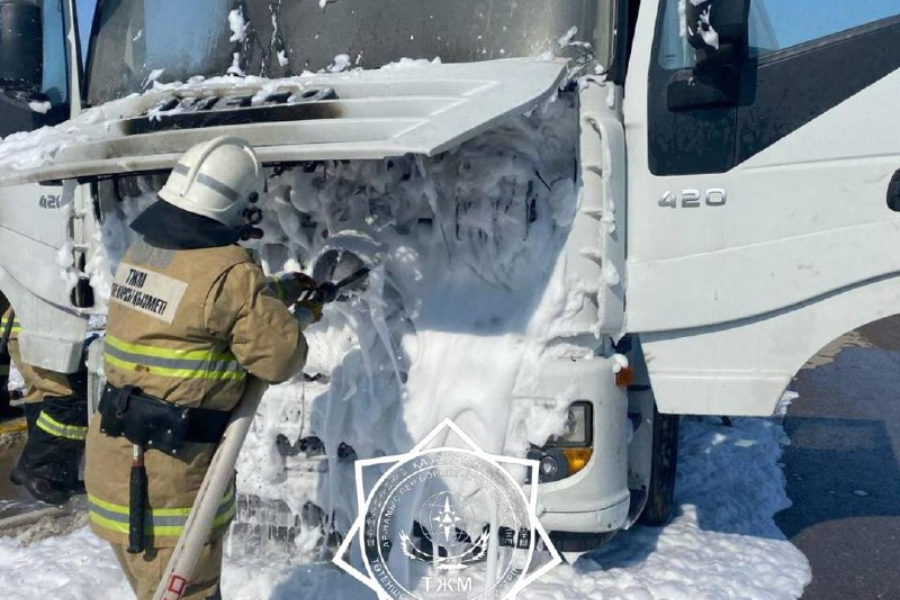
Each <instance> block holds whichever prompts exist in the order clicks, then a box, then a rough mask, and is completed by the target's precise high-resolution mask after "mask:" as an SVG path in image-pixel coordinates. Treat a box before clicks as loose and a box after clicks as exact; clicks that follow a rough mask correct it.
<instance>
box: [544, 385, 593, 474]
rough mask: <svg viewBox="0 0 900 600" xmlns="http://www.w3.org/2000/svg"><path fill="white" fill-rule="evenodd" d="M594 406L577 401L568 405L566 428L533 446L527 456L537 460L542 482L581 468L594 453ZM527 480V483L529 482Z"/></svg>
mask: <svg viewBox="0 0 900 600" xmlns="http://www.w3.org/2000/svg"><path fill="white" fill-rule="evenodd" d="M593 446H594V406H593V405H592V404H591V403H590V402H588V401H586V400H579V401H578V402H575V403H573V404H572V405H571V406H569V412H568V414H567V415H566V426H565V431H564V432H563V434H562V435H559V436H554V437H552V438H550V439H549V440H547V443H546V444H544V446H543V447H542V448H538V447H532V449H531V451H530V452H529V453H528V458H530V459H532V460H536V461H538V462H539V463H540V469H539V475H540V482H541V483H550V482H552V481H560V480H561V479H565V478H566V477H571V476H572V475H574V474H575V473H578V472H579V471H581V470H582V469H584V468H585V467H586V466H587V464H588V462H590V460H591V456H593V454H594V449H593ZM529 483H530V482H529Z"/></svg>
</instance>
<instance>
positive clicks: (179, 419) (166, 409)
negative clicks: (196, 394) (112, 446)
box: [98, 385, 231, 454]
mask: <svg viewBox="0 0 900 600" xmlns="http://www.w3.org/2000/svg"><path fill="white" fill-rule="evenodd" d="M98 412H99V413H100V415H101V416H102V419H101V422H100V431H101V432H103V433H105V434H106V435H109V436H111V437H119V436H125V437H126V438H127V439H128V441H130V442H131V443H133V444H139V445H141V446H146V447H148V448H154V449H157V450H160V451H162V452H166V453H169V454H177V453H178V451H179V450H180V449H181V447H182V445H183V444H184V442H194V443H199V444H218V443H219V441H220V440H221V439H222V436H223V435H224V434H225V428H226V427H228V421H229V420H230V418H231V412H230V411H223V410H212V409H208V408H189V407H186V406H179V405H177V404H173V403H171V402H166V401H165V400H160V399H159V398H155V397H153V396H149V395H147V394H144V393H143V391H142V390H140V389H139V388H136V387H133V386H126V387H124V388H118V387H116V386H113V385H107V386H106V388H105V389H104V390H103V396H102V397H101V399H100V405H99V406H98Z"/></svg>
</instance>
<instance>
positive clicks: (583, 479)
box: [518, 357, 632, 533]
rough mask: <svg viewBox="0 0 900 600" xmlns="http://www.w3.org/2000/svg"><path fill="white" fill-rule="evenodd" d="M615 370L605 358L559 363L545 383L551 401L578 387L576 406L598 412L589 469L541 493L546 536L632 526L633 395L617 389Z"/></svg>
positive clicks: (544, 485)
mask: <svg viewBox="0 0 900 600" xmlns="http://www.w3.org/2000/svg"><path fill="white" fill-rule="evenodd" d="M613 364H614V361H613V360H611V359H608V358H600V357H595V358H591V359H586V360H576V361H572V360H570V359H563V360H555V361H554V362H553V363H552V364H551V365H549V368H548V369H546V371H545V376H544V377H543V378H542V379H543V381H544V382H545V383H543V385H544V386H546V387H545V388H543V390H542V392H543V393H545V394H547V396H546V397H553V394H552V393H551V391H552V390H555V391H556V393H557V394H558V393H559V391H560V390H568V389H570V388H571V387H572V386H573V384H574V385H575V387H576V393H575V396H574V397H572V400H573V401H578V400H587V401H589V402H591V404H592V405H593V409H594V410H593V412H594V439H593V444H594V448H593V449H594V452H593V455H592V456H591V459H590V461H588V464H587V465H586V466H585V467H584V469H582V470H581V471H579V472H578V473H576V474H575V475H573V476H571V477H568V478H565V479H562V480H560V481H555V482H551V483H542V484H540V486H539V487H538V511H537V512H538V517H539V518H540V521H541V524H542V525H543V526H544V528H545V529H546V530H547V531H565V532H574V533H603V532H607V531H615V530H617V529H621V528H622V527H623V526H624V525H625V524H626V523H627V521H628V513H629V508H630V503H631V493H630V491H629V489H628V444H629V440H630V439H631V434H632V425H631V421H630V420H629V418H628V394H627V391H626V389H625V388H621V387H619V386H617V385H616V378H615V372H614V370H613ZM518 401H525V400H524V399H518Z"/></svg>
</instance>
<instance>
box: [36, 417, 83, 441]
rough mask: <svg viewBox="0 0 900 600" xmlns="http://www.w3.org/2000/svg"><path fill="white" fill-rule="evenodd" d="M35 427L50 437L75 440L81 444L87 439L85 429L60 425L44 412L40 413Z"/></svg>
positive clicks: (78, 426) (77, 426)
mask: <svg viewBox="0 0 900 600" xmlns="http://www.w3.org/2000/svg"><path fill="white" fill-rule="evenodd" d="M37 426H38V427H40V428H41V429H43V430H44V431H46V432H47V433H49V434H50V435H53V436H56V437H60V438H65V439H67V440H76V441H79V442H83V441H84V440H85V439H87V432H88V428H87V427H81V426H80V425H66V424H65V423H60V422H59V421H57V420H56V419H54V418H53V417H51V416H50V415H48V414H47V413H45V412H41V415H40V416H39V417H38V420H37Z"/></svg>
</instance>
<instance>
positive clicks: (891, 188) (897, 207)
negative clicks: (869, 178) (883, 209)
mask: <svg viewBox="0 0 900 600" xmlns="http://www.w3.org/2000/svg"><path fill="white" fill-rule="evenodd" d="M887 204H888V208H890V209H891V210H892V211H894V212H900V169H897V172H896V173H894V176H893V177H891V182H890V183H889V184H888V191H887Z"/></svg>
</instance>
